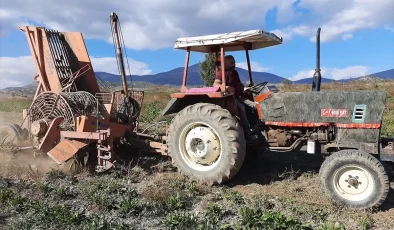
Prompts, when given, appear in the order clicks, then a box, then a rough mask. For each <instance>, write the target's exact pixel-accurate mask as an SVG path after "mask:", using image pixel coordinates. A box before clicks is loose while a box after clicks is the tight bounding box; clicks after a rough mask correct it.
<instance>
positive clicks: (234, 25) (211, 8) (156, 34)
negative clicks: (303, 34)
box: [0, 0, 293, 50]
mask: <svg viewBox="0 0 394 230" xmlns="http://www.w3.org/2000/svg"><path fill="white" fill-rule="evenodd" d="M3 2H4V3H2V4H1V8H0V10H1V12H3V13H0V15H1V16H0V28H2V31H4V33H5V32H6V31H9V30H10V29H11V28H13V29H17V26H19V25H20V24H21V23H27V21H32V22H34V23H36V24H40V25H44V26H46V27H49V28H52V29H56V30H59V31H80V32H82V33H83V34H84V37H85V38H98V39H105V40H107V41H109V42H112V35H111V27H110V20H109V15H110V13H111V12H112V11H114V12H116V13H117V14H118V16H119V19H120V22H121V26H122V32H123V35H124V41H125V44H126V46H127V47H129V48H133V49H137V50H139V49H145V48H148V49H153V50H154V49H159V48H165V47H172V46H173V44H174V42H175V40H176V39H177V38H178V37H181V36H197V35H204V34H213V33H224V32H229V31H238V30H249V29H258V28H264V24H265V22H264V21H265V15H266V13H267V11H269V10H271V9H273V8H274V7H276V6H278V9H279V12H280V14H281V15H290V14H291V12H292V10H293V9H292V7H291V4H292V1H289V0H259V1H257V0H243V1H239V0H226V1H224V0H217V1H211V0H200V1H177V0H161V1H157V0H124V1H107V0H84V1H79V0H68V1H60V0H40V4H36V2H34V1H26V0H13V1H3ZM42 6H45V7H42ZM129 6H131V7H129ZM253 25H255V26H253Z"/></svg>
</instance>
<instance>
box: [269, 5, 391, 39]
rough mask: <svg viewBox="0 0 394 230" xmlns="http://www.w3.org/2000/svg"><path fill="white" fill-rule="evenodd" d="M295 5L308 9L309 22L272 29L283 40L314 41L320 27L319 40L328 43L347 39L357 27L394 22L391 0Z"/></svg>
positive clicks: (370, 27) (365, 27)
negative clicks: (305, 37) (297, 38)
mask: <svg viewBox="0 0 394 230" xmlns="http://www.w3.org/2000/svg"><path fill="white" fill-rule="evenodd" d="M298 7H300V8H303V9H306V10H308V11H309V12H311V13H310V14H308V15H304V17H303V21H308V23H303V24H299V25H290V26H286V27H284V28H281V29H277V30H275V31H276V32H277V33H278V34H282V36H283V37H284V39H285V38H287V40H290V39H292V37H293V36H297V35H298V36H307V37H309V38H310V41H315V39H316V35H315V34H316V30H317V28H318V27H321V28H322V30H321V37H320V38H321V42H329V41H332V40H335V39H337V38H339V37H342V38H343V37H344V38H350V37H351V36H353V33H355V32H357V31H359V30H363V29H373V28H377V27H384V26H385V25H387V24H389V23H392V22H393V21H394V14H393V9H394V1H392V0H380V1H379V2H377V1H376V0H347V1H342V0H301V1H300V3H299V4H298ZM284 41H285V42H286V40H284Z"/></svg>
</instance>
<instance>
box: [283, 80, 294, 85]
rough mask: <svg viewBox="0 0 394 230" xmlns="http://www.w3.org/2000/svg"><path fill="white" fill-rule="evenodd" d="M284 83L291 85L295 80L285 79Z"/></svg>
mask: <svg viewBox="0 0 394 230" xmlns="http://www.w3.org/2000/svg"><path fill="white" fill-rule="evenodd" d="M282 84H283V85H285V86H289V85H291V84H293V82H292V81H291V80H289V79H284V80H283V82H282Z"/></svg>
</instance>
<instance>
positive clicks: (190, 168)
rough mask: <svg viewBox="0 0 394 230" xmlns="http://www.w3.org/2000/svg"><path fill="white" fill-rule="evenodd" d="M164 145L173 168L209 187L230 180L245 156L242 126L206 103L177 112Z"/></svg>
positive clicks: (221, 110)
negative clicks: (166, 144) (166, 145)
mask: <svg viewBox="0 0 394 230" xmlns="http://www.w3.org/2000/svg"><path fill="white" fill-rule="evenodd" d="M167 143H168V154H169V156H170V157H171V158H172V163H173V165H174V166H175V167H177V168H178V170H179V171H180V172H181V173H183V174H185V175H187V176H188V177H190V178H192V179H194V180H196V181H199V182H201V183H205V184H208V185H212V184H220V183H223V182H225V181H227V180H229V179H231V178H232V177H233V176H234V175H235V174H236V173H237V172H238V171H239V169H240V168H241V166H242V164H243V162H244V159H245V154H246V142H245V137H244V134H243V130H242V127H241V126H240V125H239V123H238V122H237V121H236V119H235V118H234V117H233V116H232V115H231V114H230V112H229V111H228V110H225V109H223V108H222V107H220V106H218V105H214V104H209V103H197V104H194V105H190V106H188V107H186V108H184V109H183V110H182V111H181V112H179V113H178V114H177V115H176V116H175V117H174V119H173V121H172V123H171V125H170V127H169V130H168V142H167Z"/></svg>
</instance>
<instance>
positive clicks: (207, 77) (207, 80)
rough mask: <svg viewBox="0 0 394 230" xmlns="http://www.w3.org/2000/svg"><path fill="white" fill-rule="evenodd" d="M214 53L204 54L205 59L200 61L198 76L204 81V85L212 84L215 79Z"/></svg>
mask: <svg viewBox="0 0 394 230" xmlns="http://www.w3.org/2000/svg"><path fill="white" fill-rule="evenodd" d="M215 59H216V58H215V53H209V54H206V55H205V60H204V61H203V62H200V76H201V79H202V80H203V81H204V86H212V84H213V82H214V81H215V76H216V69H215Z"/></svg>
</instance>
